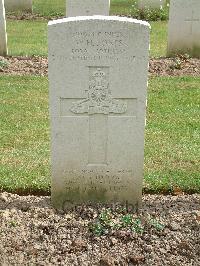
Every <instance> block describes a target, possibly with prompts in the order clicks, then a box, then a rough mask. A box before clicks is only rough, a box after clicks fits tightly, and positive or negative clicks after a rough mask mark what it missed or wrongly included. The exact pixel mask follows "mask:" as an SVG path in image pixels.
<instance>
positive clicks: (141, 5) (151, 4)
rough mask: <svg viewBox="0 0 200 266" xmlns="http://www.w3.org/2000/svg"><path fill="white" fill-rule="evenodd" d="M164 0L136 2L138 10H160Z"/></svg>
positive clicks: (139, 0)
mask: <svg viewBox="0 0 200 266" xmlns="http://www.w3.org/2000/svg"><path fill="white" fill-rule="evenodd" d="M165 2H166V0H138V7H139V9H144V8H148V9H154V8H162V7H163V6H164V5H165Z"/></svg>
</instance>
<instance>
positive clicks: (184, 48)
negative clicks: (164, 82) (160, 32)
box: [167, 0, 200, 58]
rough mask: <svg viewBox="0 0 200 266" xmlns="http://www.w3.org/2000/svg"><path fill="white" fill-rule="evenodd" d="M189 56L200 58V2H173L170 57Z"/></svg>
mask: <svg viewBox="0 0 200 266" xmlns="http://www.w3.org/2000/svg"><path fill="white" fill-rule="evenodd" d="M185 53H186V54H189V55H190V56H194V57H198V58H200V0H184V4H183V1H182V0H171V2H170V14H169V25H168V49H167V54H168V56H174V55H176V54H185Z"/></svg>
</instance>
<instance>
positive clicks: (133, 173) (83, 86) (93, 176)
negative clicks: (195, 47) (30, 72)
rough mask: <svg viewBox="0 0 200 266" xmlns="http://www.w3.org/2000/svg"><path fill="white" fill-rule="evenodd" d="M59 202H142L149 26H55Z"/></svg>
mask: <svg viewBox="0 0 200 266" xmlns="http://www.w3.org/2000/svg"><path fill="white" fill-rule="evenodd" d="M48 27H49V36H48V42H49V81H50V113H51V149H52V202H53V205H54V206H55V207H57V208H62V207H63V206H64V205H65V204H66V205H68V204H69V205H70V204H76V203H83V202H106V203H110V202H114V201H115V202H116V201H117V202H121V203H129V204H133V206H138V205H140V203H141V196H142V182H143V158H144V127H145V109H146V91H147V73H148V50H149V24H148V23H147V22H142V21H138V20H134V19H129V18H119V17H109V16H107V17H106V16H91V17H73V18H68V19H62V20H57V21H52V22H49V26H48Z"/></svg>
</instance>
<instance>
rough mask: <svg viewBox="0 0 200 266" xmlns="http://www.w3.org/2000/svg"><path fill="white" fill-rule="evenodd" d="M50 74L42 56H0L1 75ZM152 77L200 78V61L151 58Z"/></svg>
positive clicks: (46, 60) (194, 59) (184, 58)
mask: <svg viewBox="0 0 200 266" xmlns="http://www.w3.org/2000/svg"><path fill="white" fill-rule="evenodd" d="M47 73H48V59H47V58H46V57H40V56H32V57H26V56H12V57H1V56H0V75H4V74H6V75H40V76H46V75H47ZM149 74H150V75H151V76H193V77H197V76H200V59H197V58H187V57H184V56H182V57H176V58H151V59H150V62H149Z"/></svg>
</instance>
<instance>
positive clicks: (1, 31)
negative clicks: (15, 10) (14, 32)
mask: <svg viewBox="0 0 200 266" xmlns="http://www.w3.org/2000/svg"><path fill="white" fill-rule="evenodd" d="M0 55H4V56H5V55H7V34H6V18H5V8H4V0H0Z"/></svg>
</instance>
